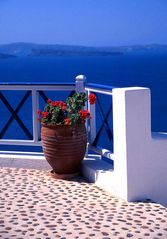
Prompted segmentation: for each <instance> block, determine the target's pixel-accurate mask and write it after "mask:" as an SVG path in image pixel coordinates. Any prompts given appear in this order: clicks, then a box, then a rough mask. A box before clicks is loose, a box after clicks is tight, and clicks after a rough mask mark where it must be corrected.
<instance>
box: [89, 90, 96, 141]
mask: <svg viewBox="0 0 167 239" xmlns="http://www.w3.org/2000/svg"><path fill="white" fill-rule="evenodd" d="M90 93H91V91H90V90H88V96H89V94H90ZM88 110H89V112H90V115H91V119H90V123H89V127H90V128H89V129H88V132H89V142H90V143H93V141H94V139H95V137H96V106H95V104H93V105H91V104H90V103H89V102H88Z"/></svg>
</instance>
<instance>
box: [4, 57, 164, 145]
mask: <svg viewBox="0 0 167 239" xmlns="http://www.w3.org/2000/svg"><path fill="white" fill-rule="evenodd" d="M80 74H83V75H85V76H86V77H87V83H98V84H103V85H110V86H116V87H128V86H129V87H132V86H141V87H148V88H150V90H151V101H152V104H151V118H152V123H151V128H152V131H158V132H167V53H164V54H163V53H159V54H158V53H157V54H155V53H146V54H144V53H143V54H139V53H136V54H135V53H134V54H132V53H126V54H123V55H110V56H99V55H98V56H56V57H53V56H52V57H44V56H38V57H29V56H27V57H16V58H6V59H0V83H3V82H8V83H10V82H18V83H20V82H38V83H39V82H54V83H55V82H74V81H75V77H76V76H77V75H80ZM11 94H12V93H11V92H10V95H9V92H8V98H10V101H13V104H14V105H15V104H16V105H18V103H17V102H15V98H14V96H13V95H11ZM16 98H17V97H16ZM16 101H17V100H16ZM0 107H1V109H0V111H1V113H0V121H1V122H3V123H2V125H1V126H0V131H1V130H2V129H3V125H4V124H5V122H6V120H7V119H8V118H9V117H10V114H9V112H8V110H7V109H4V105H3V103H2V102H1V101H0ZM103 107H104V108H105V104H103ZM14 108H16V106H15V107H14ZM22 113H23V118H24V117H25V118H26V120H27V118H28V114H26V111H23V112H22ZM24 114H25V115H24ZM20 116H21V111H20ZM5 117H6V119H5ZM16 125H17V123H16V122H15V125H14V123H13V126H11V127H9V130H8V131H10V133H9V132H8V133H7V134H6V136H4V137H8V136H10V135H13V134H14V132H15V129H16V128H15V127H19V126H18V125H17V126H16ZM4 147H5V146H1V147H0V149H1V150H2V148H3V149H4Z"/></svg>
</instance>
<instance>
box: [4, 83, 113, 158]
mask: <svg viewBox="0 0 167 239" xmlns="http://www.w3.org/2000/svg"><path fill="white" fill-rule="evenodd" d="M112 89H113V87H110V86H105V85H99V84H86V85H85V84H84V80H83V81H82V80H79V82H78V81H77V80H76V82H75V83H35V82H33V83H23V82H19V83H17V82H12V83H0V107H1V109H2V110H1V115H0V121H1V128H0V144H1V145H8V146H11V145H18V146H21V145H22V146H41V140H40V124H39V122H38V121H37V117H38V116H37V113H36V112H37V110H38V108H43V105H44V103H45V102H46V101H47V99H48V98H51V99H52V98H53V96H54V98H55V99H57V97H60V99H61V100H62V97H63V96H64V98H66V97H67V96H69V94H71V93H72V92H74V91H75V90H79V91H82V90H85V91H86V92H88V94H90V93H91V92H93V93H94V94H96V97H97V102H96V105H95V106H94V105H90V104H88V109H89V110H90V112H91V116H92V119H91V120H90V122H88V123H87V129H88V135H89V137H88V146H89V149H90V150H93V151H95V152H97V153H99V154H101V155H103V156H105V157H107V158H110V159H112V154H113V130H112ZM12 126H13V128H12ZM18 126H19V128H18V129H19V132H18V134H17V132H16V128H17V127H18ZM11 132H12V133H11ZM21 132H22V134H23V135H24V137H21V136H20V135H21ZM12 134H13V135H12ZM104 142H105V144H104Z"/></svg>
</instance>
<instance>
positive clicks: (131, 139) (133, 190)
mask: <svg viewBox="0 0 167 239" xmlns="http://www.w3.org/2000/svg"><path fill="white" fill-rule="evenodd" d="M150 109H151V106H150V90H149V89H148V88H142V87H129V88H115V89H113V130H114V174H115V183H116V185H115V186H116V187H115V188H116V191H117V192H116V194H117V195H118V196H120V197H122V198H124V199H125V200H127V201H133V200H134V201H135V200H139V199H144V198H147V197H148V192H149V187H150V180H151V179H150V171H151V167H150V165H151V158H150V155H149V154H150V152H149V150H148V149H149V148H150V144H151V113H150Z"/></svg>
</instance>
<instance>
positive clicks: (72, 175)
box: [49, 170, 79, 179]
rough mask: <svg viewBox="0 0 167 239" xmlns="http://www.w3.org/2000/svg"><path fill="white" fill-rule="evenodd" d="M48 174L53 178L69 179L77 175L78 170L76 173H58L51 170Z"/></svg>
mask: <svg viewBox="0 0 167 239" xmlns="http://www.w3.org/2000/svg"><path fill="white" fill-rule="evenodd" d="M49 176H51V177H52V178H54V179H71V178H76V177H78V176H79V172H76V173H70V174H58V173H55V172H54V171H53V170H51V171H50V172H49Z"/></svg>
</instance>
